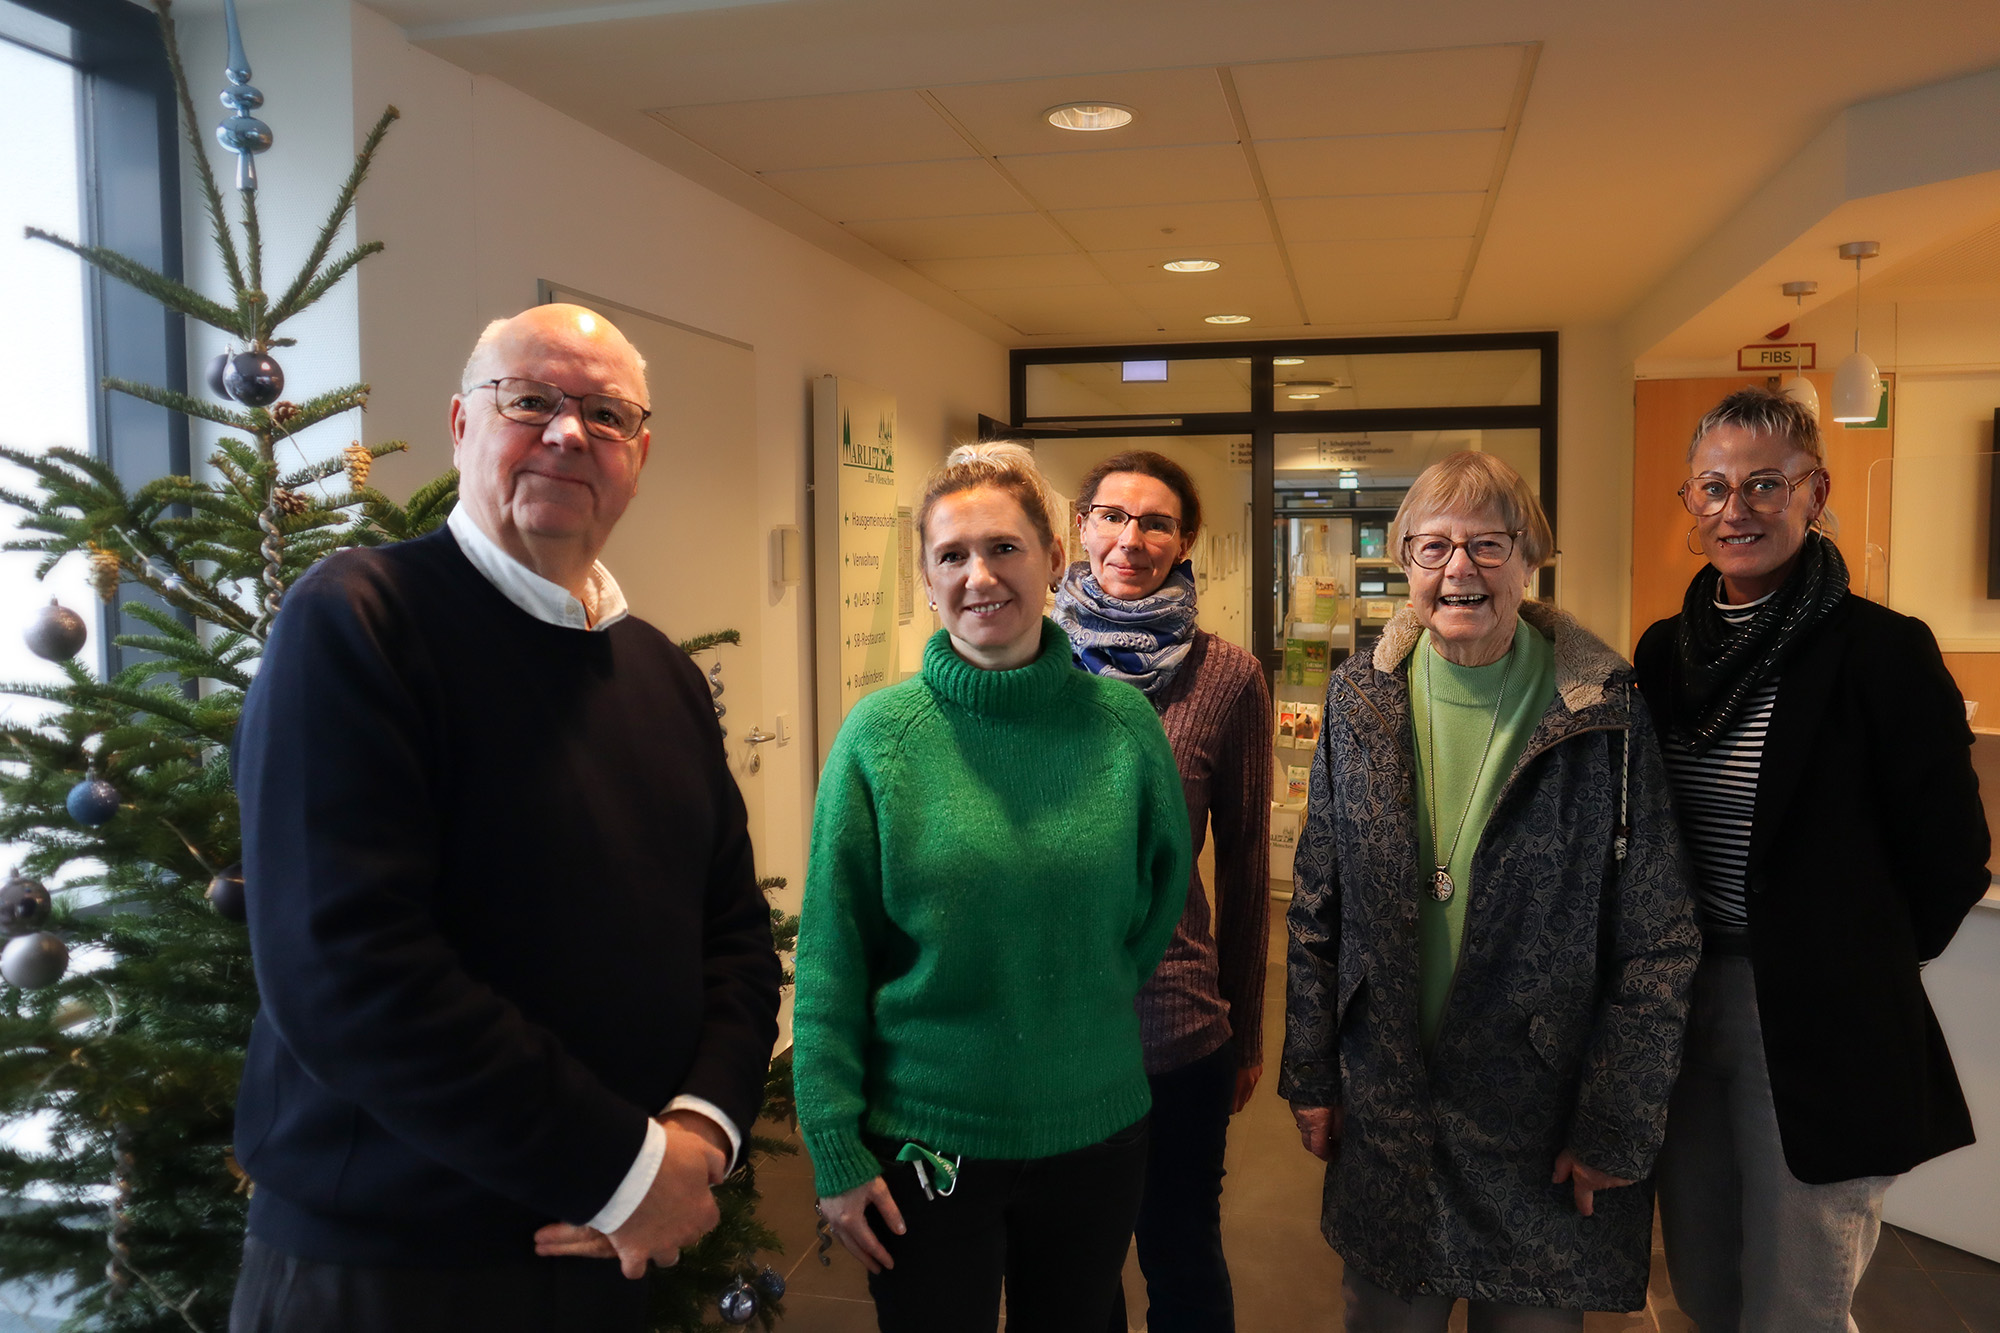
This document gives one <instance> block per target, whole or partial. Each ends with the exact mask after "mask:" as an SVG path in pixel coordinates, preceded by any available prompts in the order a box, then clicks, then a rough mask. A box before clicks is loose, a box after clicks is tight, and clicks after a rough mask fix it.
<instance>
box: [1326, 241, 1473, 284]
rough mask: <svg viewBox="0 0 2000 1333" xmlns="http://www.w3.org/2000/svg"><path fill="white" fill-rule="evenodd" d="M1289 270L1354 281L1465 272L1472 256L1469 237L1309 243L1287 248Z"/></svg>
mask: <svg viewBox="0 0 2000 1333" xmlns="http://www.w3.org/2000/svg"><path fill="white" fill-rule="evenodd" d="M1287 249H1289V250H1290V252H1291V256H1292V267H1293V269H1294V270H1295V271H1296V272H1297V273H1298V274H1299V276H1300V278H1301V279H1303V278H1304V277H1305V275H1307V274H1309V273H1310V274H1313V275H1315V276H1319V275H1325V276H1329V277H1354V276H1359V275H1363V274H1372V273H1433V272H1451V273H1463V272H1465V265H1466V261H1467V259H1469V258H1470V257H1471V253H1472V238H1471V237H1469V236H1434V237H1429V238H1425V239H1415V238H1402V239H1397V240H1369V241H1359V240H1357V241H1311V242H1307V243H1305V244H1301V245H1292V246H1288V247H1287Z"/></svg>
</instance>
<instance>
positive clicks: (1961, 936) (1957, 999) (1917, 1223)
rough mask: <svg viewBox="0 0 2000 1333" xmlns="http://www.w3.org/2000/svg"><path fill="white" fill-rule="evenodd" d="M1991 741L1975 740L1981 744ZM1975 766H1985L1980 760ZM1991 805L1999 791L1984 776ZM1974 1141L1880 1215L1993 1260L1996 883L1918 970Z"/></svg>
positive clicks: (1933, 1167) (1999, 1234)
mask: <svg viewBox="0 0 2000 1333" xmlns="http://www.w3.org/2000/svg"><path fill="white" fill-rule="evenodd" d="M1994 744H1995V742H1994V741H1990V740H1987V739H1985V738H1983V737H1982V738H1981V740H1980V744H1979V748H1980V749H1982V750H1984V749H1986V748H1988V747H1989V746H1992V745H1994ZM1982 767H1984V766H1983V765H1982ZM1981 777H1982V782H1981V786H1982V787H1984V788H1986V789H1987V790H1986V794H1987V797H1988V805H1989V808H1991V806H1992V804H1993V803H1994V798H1995V797H1996V796H2000V790H1996V789H1995V787H1994V785H1993V784H1992V783H1991V782H1990V781H1987V780H1985V775H1984V774H1982V775H1981ZM1924 989H1925V990H1926V991H1928V992H1929V993H1930V997H1931V1005H1932V1007H1934V1008H1935V1009H1936V1010H1937V1016H1938V1023H1939V1024H1940V1025H1941V1026H1942V1027H1943V1028H1944V1035H1945V1040H1947V1041H1948V1042H1950V1043H1951V1055H1952V1060H1953V1062H1954V1063H1956V1064H1957V1066H1958V1078H1959V1082H1960V1083H1962V1084H1963V1085H1964V1086H1965V1097H1966V1100H1967V1101H1968V1102H1970V1103H1971V1105H1972V1126H1973V1130H1974V1132H1976V1133H1977V1134H1978V1135H1979V1142H1977V1143H1975V1144H1973V1145H1972V1146H1971V1147H1969V1148H1961V1149H1959V1150H1958V1151H1957V1152H1955V1153H1948V1154H1946V1155H1945V1156H1943V1157H1940V1158H1938V1159H1937V1160H1935V1161H1932V1162H1926V1163H1925V1164H1924V1165H1922V1166H1920V1167H1918V1168H1917V1169H1916V1170H1914V1171H1912V1172H1910V1174H1909V1175H1907V1176H1905V1177H1903V1179H1902V1180H1900V1181H1898V1182H1897V1183H1896V1185H1895V1186H1894V1188H1892V1189H1891V1190H1890V1191H1889V1199H1888V1203H1887V1205H1886V1208H1885V1212H1884V1215H1885V1216H1886V1217H1887V1219H1888V1220H1889V1221H1890V1222H1893V1223H1895V1224H1896V1225H1897V1226H1899V1227H1907V1228H1908V1229H1909V1230H1911V1231H1914V1232H1917V1233H1918V1234H1920V1235H1924V1236H1929V1237H1930V1238H1931V1239H1933V1240H1940V1241H1943V1242H1944V1243H1945V1244H1947V1245H1955V1246H1957V1247H1958V1248H1959V1249H1961V1250H1970V1251H1972V1253H1974V1254H1979V1255H1984V1256H1985V1257H1986V1258H1988V1259H1994V1260H2000V888H1993V889H1988V890H1987V892H1986V899H1985V901H1984V902H1982V903H1980V904H1979V905H1978V906H1977V907H1974V908H1973V909H1972V913H1971V915H1969V916H1968V917H1967V918H1966V921H1965V924H1964V925H1963V926H1961V927H1960V928H1959V932H1958V936H1957V938H1955V939H1954V940H1952V942H1951V947H1950V948H1949V949H1946V950H1945V951H1944V953H1943V955H1941V956H1940V957H1939V958H1938V959H1937V961H1935V962H1933V963H1932V964H1931V965H1930V966H1929V967H1927V968H1925V969H1924Z"/></svg>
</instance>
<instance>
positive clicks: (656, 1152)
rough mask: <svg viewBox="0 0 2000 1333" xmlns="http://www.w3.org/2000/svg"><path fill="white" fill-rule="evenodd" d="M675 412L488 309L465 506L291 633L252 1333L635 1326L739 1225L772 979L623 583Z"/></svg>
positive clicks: (266, 863)
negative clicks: (657, 1269) (610, 557)
mask: <svg viewBox="0 0 2000 1333" xmlns="http://www.w3.org/2000/svg"><path fill="white" fill-rule="evenodd" d="M649 415H650V413H649V411H648V407H647V393H646V383H645V364H644V362H643V361H642V360H641V359H640V357H639V355H638V353H637V351H636V350H635V349H633V347H632V345H631V344H630V343H629V342H627V341H626V340H625V338H624V337H623V335H622V334H620V333H619V332H618V330H617V329H615V328H613V327H612V326H611V325H610V324H609V323H608V322H607V321H605V320H604V319H603V318H602V317H601V316H598V315H596V314H594V313H593V312H591V311H588V310H585V309H582V308H581V307H578V306H567V305H548V306H539V307H536V308H534V309H531V310H528V311H526V312H524V313H522V314H521V315H518V316H516V317H515V318H513V319H511V320H504V321H496V322H495V323H494V324H493V325H491V326H490V327H489V328H488V329H487V330H486V332H485V334H484V335H482V337H481V338H480V340H479V343H478V345H477V347H476V348H475V349H474V351H473V354H472V358H471V360H470V361H469V362H468V363H467V365H466V370H465V374H464V376H463V378H462V380H461V391H460V392H459V393H458V394H456V395H455V396H454V397H453V398H452V402H451V431H452V439H453V445H454V456H455V459H456V461H457V463H458V467H459V472H460V480H459V504H458V507H457V508H456V509H455V510H454V511H453V513H452V515H451V518H450V520H449V521H448V522H447V524H446V525H445V526H444V527H443V528H442V529H440V530H438V531H436V532H433V533H431V534H429V535H427V536H424V537H419V538H417V539H415V540H412V541H408V542H402V543H398V544H395V545H390V546H385V547H380V548H376V549H372V550H354V551H347V552H342V553H340V554H337V555H334V556H331V557H329V558H328V559H326V560H325V561H323V562H321V563H320V564H319V565H318V566H316V567H315V568H314V569H313V571H312V572H311V573H310V574H308V575H307V576H306V577H305V578H303V579H301V580H300V581H299V584H298V586H297V587H296V588H294V589H292V591H291V593H290V594H289V596H288V597H287V599H286V601H285V605H284V609H283V611H282V612H281V613H280V615H279V616H278V619H277V621H276V622H275V625H274V629H273V633H272V636H271V639H270V642H269V644H268V646H267V648H266V652H265V655H264V659H263V662H262V665H261V668H260V670H259V674H258V676H257V679H256V682H255V684H254V685H253V686H252V688H251V690H250V694H249V698H248V699H247V701H246V703H245V707H244V712H243V720H242V724H241V726H240V728H239V730H238V733H237V738H236V746H235V753H234V761H235V769H234V771H235V776H236V782H237V789H238V793H239V795H240V797H241V800H242V809H243V840H244V864H245V880H246V884H247V888H248V894H249V912H250V931H251V943H252V948H253V951H254V953H255V957H256V963H257V976H258V983H259V987H260V989H261V992H262V999H263V1009H262V1012H261V1013H260V1014H259V1015H258V1018H257V1023H256V1027H255V1029H254V1031H253V1033H252V1036H251V1041H250V1050H249V1054H248V1057H247V1060H246V1063H245V1068H244V1075H243V1085H242V1090H241V1094H240V1097H239V1102H238V1107H237V1133H236V1153H237V1158H238V1160H239V1161H240V1162H241V1163H242V1165H243V1167H244V1169H245V1170H246V1171H247V1172H248V1173H249V1175H250V1177H251V1178H252V1179H253V1180H254V1181H255V1182H256V1191H255V1193H254V1194H253V1195H252V1198H251V1204H250V1234H249V1236H248V1238H247V1239H246V1241H245V1245H244V1266H243V1272H242V1276H241V1278H240V1280H239V1283H238V1287H237V1294H236V1303H235V1308H234V1310H233V1311H232V1314H231V1319H230V1328H231V1329H232V1330H233V1333H267V1331H269V1333H276V1331H277V1330H285V1331H286V1333H321V1331H325V1333H332V1331H333V1330H350V1329H352V1330H361V1329H366V1330H370V1333H376V1331H378V1330H379V1331H382V1333H402V1331H403V1330H410V1331H411V1333H416V1331H417V1330H423V1331H424V1333H432V1331H433V1330H437V1329H445V1328H478V1329H480V1330H482V1333H502V1331H505V1333H515V1331H518V1333H531V1331H532V1333H541V1331H542V1330H557V1329H563V1330H568V1329H578V1328H588V1329H592V1330H620V1329H630V1330H634V1331H635V1333H636V1331H637V1330H640V1329H642V1328H644V1327H646V1318H645V1312H646V1287H645V1283H644V1282H641V1281H633V1280H630V1279H637V1278H642V1277H643V1276H644V1275H645V1273H646V1270H647V1265H648V1263H649V1262H653V1263H661V1264H671V1263H673V1262H674V1261H675V1259H676V1258H677V1257H678V1254H679V1251H680V1250H681V1249H682V1248H684V1247H685V1246H687V1245H690V1244H692V1243H693V1242H694V1241H695V1240H696V1239H698V1238H699V1237H700V1236H701V1235H702V1234H703V1233H704V1232H706V1231H707V1230H708V1229H709V1228H710V1227H712V1226H713V1225H714V1224H715V1222H716V1220H717V1210H716V1205H715V1201H714V1198H713V1196H712V1194H711V1190H712V1188H713V1187H714V1186H715V1185H716V1184H718V1183H720V1182H721V1180H722V1179H723V1177H724V1176H725V1175H726V1174H727V1173H728V1172H729V1171H730V1170H731V1169H732V1167H733V1165H734V1164H735V1163H736V1162H737V1161H738V1160H739V1159H740V1158H741V1155H742V1151H743V1139H744V1135H745V1133H747V1131H748V1129H749V1126H750V1124H751V1122H752V1121H753V1120H754V1118H755V1116H756V1113H757V1108H758V1105H759V1103H760V1102H761V1100H762V1095H763V1085H764V1075H765V1070H766V1066H767V1063H768V1057H769V1054H770V1050H771V1046H772V1043H773V1041H774V1039H775V1037H776V1017H777V1007H778V982H779V967H778V962H777V957H776V955H775V953H774V952H773V950H772V945H771V934H770V924H769V916H768V910H767V908H766V905H765V902H764V899H763V895H762V894H761V893H760V892H759V891H758V889H757V886H756V876H755V874H754V872H753V870H752V866H751V851H750V842H749V835H748V831H747V824H746V817H745V813H744V807H743V801H742V797H741V796H740V794H739V793H738V791H737V789H736V785H735V780H734V779H733V778H732V776H731V775H730V773H729V770H728V766H727V763H726V761H725V757H724V753H723V747H722V739H721V734H720V731H719V729H718V727H717V724H716V720H715V714H714V710H713V708H712V707H711V704H710V696H709V692H708V689H707V686H706V683H705V682H704V680H703V679H702V676H701V673H700V672H699V671H698V670H697V669H696V668H695V666H694V664H693V663H692V662H690V661H689V660H688V658H687V656H686V654H684V653H682V652H681V651H680V650H679V649H678V648H676V647H675V646H674V645H673V644H672V643H670V642H669V641H668V640H667V639H666V638H665V637H664V636H663V635H661V634H660V633H659V632H658V631H657V630H655V629H653V628H652V627H651V626H649V625H647V624H645V623H644V622H642V621H640V620H638V619H636V618H634V617H632V616H630V615H629V614H627V611H626V608H625V601H624V597H623V595H622V594H621V593H620V592H619V590H618V585H617V583H616V581H614V580H613V579H612V577H611V574H610V573H609V571H607V570H606V569H605V568H604V566H603V565H602V564H600V563H599V562H598V555H599V553H600V552H601V551H602V550H603V548H604V544H605V542H606V540H607V539H608V538H609V537H610V535H611V531H612V529H613V527H614V526H615V525H616V524H617V522H618V520H619V518H620V516H621V515H622V514H623V513H624V511H625V508H626V506H627V504H628V503H629V502H630V501H631V499H632V497H633V495H634V494H636V492H637V489H638V481H639V473H640V469H641V468H642V467H643V466H644V464H645V461H646V454H647V450H648V447H649V445H650V441H651V436H650V432H648V431H647V429H646V419H647V417H648V416H649Z"/></svg>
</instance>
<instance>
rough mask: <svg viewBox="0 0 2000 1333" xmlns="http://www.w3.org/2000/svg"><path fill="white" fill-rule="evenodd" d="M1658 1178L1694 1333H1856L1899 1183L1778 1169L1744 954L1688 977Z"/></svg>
mask: <svg viewBox="0 0 2000 1333" xmlns="http://www.w3.org/2000/svg"><path fill="white" fill-rule="evenodd" d="M1658 1179H1659V1197H1660V1227H1661V1234H1662V1237H1663V1239H1664V1240H1665V1243H1666V1250H1667V1273H1668V1276H1669V1277H1671V1278H1672V1280H1673V1284H1674V1299H1675V1301H1676V1302H1678V1303H1679V1305H1680V1307H1681V1309H1682V1310H1683V1311H1685V1312H1686V1313H1687V1315H1688V1316H1689V1317H1690V1318H1692V1319H1693V1320H1694V1322H1695V1324H1696V1325H1697V1326H1698V1327H1699V1328H1700V1329H1701V1333H1737V1331H1738V1330H1751V1331H1752V1333H1853V1330H1854V1328H1855V1325H1854V1320H1853V1318H1852V1317H1851V1316H1850V1315H1849V1314H1848V1307H1849V1306H1850V1305H1851V1304H1852V1303H1853V1300H1854V1288H1855V1286H1856V1285H1857V1284H1858V1283H1859V1282H1860V1281H1861V1274H1862V1273H1863V1272H1864V1271H1865V1270H1866V1269H1867V1267H1868V1260H1869V1259H1870V1258H1871V1257H1872V1256H1873V1255H1874V1253H1875V1241H1876V1239H1877V1238H1878V1237H1879V1236H1880V1235H1881V1233H1882V1196H1883V1195H1884V1194H1885V1193H1887V1192H1888V1189H1889V1186H1890V1185H1891V1184H1892V1183H1893V1182H1894V1181H1895V1179H1896V1178H1895V1177H1894V1176H1864V1177H1862V1178H1860V1179H1857V1180H1843V1181H1838V1182H1836V1183H1834V1184H1831V1185H1808V1184H1805V1183H1804V1182H1802V1181H1800V1180H1799V1179H1798V1177H1796V1176H1794V1175H1793V1174H1792V1173H1791V1171H1790V1170H1788V1169H1787V1168H1786V1166H1785V1153H1784V1148H1783V1146H1782V1145H1781V1144H1780V1142H1779V1140H1778V1115H1777V1112H1776V1110H1775V1109H1773V1107H1772V1105H1771V1079H1770V1074H1769V1072H1768V1070H1767V1069H1766V1067H1765V1064H1764V1037H1763V1032H1762V1030H1761V1028H1760V1027H1759V1025H1758V1019H1757V989H1756V981H1755V978H1754V976H1753V975H1752V973H1751V968H1750V960H1749V959H1748V958H1742V957H1735V956H1726V955H1712V956H1710V957H1707V958H1704V959H1702V962H1701V970H1700V971H1699V972H1697V973H1696V974H1695V981H1694V997H1693V1004H1692V1007H1691V1009H1690V1011H1689V1015H1688V1032H1687V1049H1686V1054H1685V1055H1684V1056H1683V1057H1682V1060H1681V1075H1680V1081H1679V1082H1678V1083H1676V1084H1675V1085H1674V1094H1673V1100H1672V1101H1671V1102H1670V1103H1669V1104H1668V1109H1667V1141H1666V1146H1665V1148H1664V1149H1663V1150H1662V1152H1661V1154H1660V1165H1659V1175H1658Z"/></svg>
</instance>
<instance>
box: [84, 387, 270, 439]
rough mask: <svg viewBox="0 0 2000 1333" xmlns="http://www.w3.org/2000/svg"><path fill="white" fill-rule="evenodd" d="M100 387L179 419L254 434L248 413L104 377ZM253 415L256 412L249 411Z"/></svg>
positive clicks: (175, 393) (172, 391) (173, 391)
mask: <svg viewBox="0 0 2000 1333" xmlns="http://www.w3.org/2000/svg"><path fill="white" fill-rule="evenodd" d="M104 387H105V388H107V389H111V390H114V391H115V392H118V393H122V394H126V395H127V396H129V397H132V398H139V399H143V400H144V401H146V402H149V403H154V404H157V405H158V406H160V407H164V408H166V409H167V410H168V411H169V412H179V413H180V414H181V415H182V416H189V417H200V418H201V419H202V420H203V421H213V422H214V423H215V424H216V425H218V426H230V427H233V428H234V429H236V430H255V429H256V428H257V426H256V421H255V419H254V418H252V417H251V415H250V414H249V413H248V412H232V411H231V410H230V409H228V408H226V407H218V406H216V405H215V404H214V403H205V402H203V401H202V400H201V399H199V398H194V397H190V396H189V395H187V394H184V393H180V392H177V391H176V390H173V389H162V388H159V387H157V386H156V385H151V384H140V383H138V382H137V381H135V380H122V379H118V378H116V377H107V378H106V379H105V380H104ZM252 410H253V411H254V410H256V409H252Z"/></svg>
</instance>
